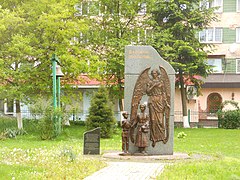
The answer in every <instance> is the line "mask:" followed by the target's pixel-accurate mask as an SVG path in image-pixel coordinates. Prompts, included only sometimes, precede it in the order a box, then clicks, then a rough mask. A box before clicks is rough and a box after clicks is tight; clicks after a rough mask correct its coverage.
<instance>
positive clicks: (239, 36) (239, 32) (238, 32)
mask: <svg viewBox="0 0 240 180" xmlns="http://www.w3.org/2000/svg"><path fill="white" fill-rule="evenodd" d="M236 42H237V43H240V27H238V28H236Z"/></svg>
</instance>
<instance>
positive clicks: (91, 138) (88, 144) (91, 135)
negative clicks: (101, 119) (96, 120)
mask: <svg viewBox="0 0 240 180" xmlns="http://www.w3.org/2000/svg"><path fill="white" fill-rule="evenodd" d="M83 136H84V144H83V146H84V147H83V154H100V128H96V129H93V130H91V131H87V132H85V133H84V135H83Z"/></svg>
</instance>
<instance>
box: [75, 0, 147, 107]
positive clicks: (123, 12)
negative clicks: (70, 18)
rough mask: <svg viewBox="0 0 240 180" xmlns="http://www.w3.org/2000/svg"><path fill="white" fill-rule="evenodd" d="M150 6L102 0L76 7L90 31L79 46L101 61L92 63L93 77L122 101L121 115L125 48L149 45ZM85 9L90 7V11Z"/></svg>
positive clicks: (140, 1) (139, 1) (140, 2)
mask: <svg viewBox="0 0 240 180" xmlns="http://www.w3.org/2000/svg"><path fill="white" fill-rule="evenodd" d="M148 1H149V0H148ZM86 4H87V5H86ZM148 5H150V1H149V3H147V1H145V0H134V1H129V0H99V1H96V2H91V4H90V3H89V2H85V1H81V2H80V4H79V5H78V6H77V9H79V18H80V19H87V20H88V24H89V26H90V27H91V32H90V33H89V34H87V32H82V35H81V37H80V39H79V42H82V44H83V46H86V47H88V49H91V50H92V51H93V53H94V54H96V55H97V56H98V57H99V58H98V59H97V61H92V62H90V63H93V66H94V65H95V69H94V68H92V70H94V71H92V72H91V71H90V73H91V74H92V75H93V76H94V75H95V76H97V77H98V78H100V79H102V80H105V81H106V82H107V85H108V87H109V88H110V91H111V92H112V93H110V94H111V96H114V97H117V98H118V99H119V107H120V110H121V111H122V110H123V104H122V99H123V84H124V81H123V80H124V48H125V46H126V45H131V44H147V42H146V40H147V36H148V35H149V34H146V31H145V30H147V29H148V27H149V26H148V25H147V24H146V17H147V15H148V11H147V9H148V7H147V6H148ZM83 7H88V11H87V10H84V8H83ZM83 15H84V16H83ZM84 38H85V40H84ZM86 39H87V40H86ZM91 65H92V64H91ZM96 72H98V73H96Z"/></svg>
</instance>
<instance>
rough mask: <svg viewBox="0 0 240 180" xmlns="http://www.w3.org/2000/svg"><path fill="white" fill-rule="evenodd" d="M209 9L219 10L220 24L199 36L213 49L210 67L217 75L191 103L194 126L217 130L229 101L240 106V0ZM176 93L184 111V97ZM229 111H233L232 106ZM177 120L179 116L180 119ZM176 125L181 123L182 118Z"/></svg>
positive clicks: (220, 0)
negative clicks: (182, 100)
mask: <svg viewBox="0 0 240 180" xmlns="http://www.w3.org/2000/svg"><path fill="white" fill-rule="evenodd" d="M202 3H205V5H206V6H207V7H219V8H218V9H217V10H215V16H216V17H217V18H218V21H216V22H213V23H212V24H211V25H210V26H209V27H208V28H207V29H205V30H203V31H201V32H199V41H200V42H201V43H209V44H211V47H209V48H208V49H206V50H210V51H211V53H209V54H208V60H207V63H208V64H209V65H212V70H213V73H212V74H211V75H209V76H208V77H207V78H206V79H203V80H204V84H203V86H202V90H201V93H202V95H201V96H199V97H196V96H195V97H191V98H189V100H188V109H189V110H190V111H191V112H190V115H189V116H190V117H189V121H190V124H191V125H192V126H193V125H200V126H217V116H216V112H217V111H218V110H219V108H220V105H221V104H222V103H223V102H226V101H235V102H238V103H240V0H213V1H212V2H211V3H209V2H207V1H205V2H202ZM178 94H179V92H178V90H177V91H176V97H177V99H176V102H177V103H176V104H178V105H177V106H176V107H175V109H178V110H179V111H181V107H180V106H179V105H180V104H181V99H180V97H179V96H180V94H179V95H178ZM227 108H228V109H233V108H234V107H233V106H231V105H228V106H227ZM176 117H177V116H176ZM175 121H177V122H180V118H179V119H178V118H176V119H175Z"/></svg>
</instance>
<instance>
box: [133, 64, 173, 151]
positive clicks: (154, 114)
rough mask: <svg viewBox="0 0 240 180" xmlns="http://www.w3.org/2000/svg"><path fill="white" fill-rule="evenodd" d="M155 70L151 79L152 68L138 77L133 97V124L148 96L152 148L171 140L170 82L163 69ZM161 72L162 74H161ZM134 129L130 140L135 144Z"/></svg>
mask: <svg viewBox="0 0 240 180" xmlns="http://www.w3.org/2000/svg"><path fill="white" fill-rule="evenodd" d="M159 69H160V71H159V70H158V69H153V70H152V71H151V78H150V77H149V70H150V67H149V68H147V69H145V70H144V71H143V72H142V73H141V74H140V75H139V77H138V79H137V81H136V84H135V87H134V91H133V96H132V103H131V116H130V121H131V124H134V122H135V121H136V120H137V110H138V105H139V104H140V101H141V99H142V97H143V96H144V95H147V96H148V109H149V125H150V140H151V141H152V147H155V145H156V143H157V142H159V141H162V142H163V143H164V144H165V143H167V141H168V138H169V119H170V80H169V77H168V75H167V72H166V70H165V69H164V68H163V67H161V66H160V67H159ZM160 72H161V74H160ZM133 132H134V128H133V127H132V128H131V130H130V139H131V141H132V142H133V143H134V136H133Z"/></svg>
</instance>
